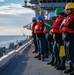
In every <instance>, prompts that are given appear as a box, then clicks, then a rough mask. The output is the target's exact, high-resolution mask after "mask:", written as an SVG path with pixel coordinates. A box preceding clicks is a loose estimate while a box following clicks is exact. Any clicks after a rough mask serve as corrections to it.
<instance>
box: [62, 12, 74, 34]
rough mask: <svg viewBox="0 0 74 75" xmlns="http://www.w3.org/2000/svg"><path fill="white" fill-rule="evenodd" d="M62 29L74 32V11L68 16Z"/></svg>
mask: <svg viewBox="0 0 74 75" xmlns="http://www.w3.org/2000/svg"><path fill="white" fill-rule="evenodd" d="M62 31H63V32H67V33H74V12H73V13H72V14H70V15H69V16H67V18H66V21H65V22H64V24H63V26H62Z"/></svg>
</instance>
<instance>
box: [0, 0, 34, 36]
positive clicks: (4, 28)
mask: <svg viewBox="0 0 74 75" xmlns="http://www.w3.org/2000/svg"><path fill="white" fill-rule="evenodd" d="M23 2H24V0H0V35H21V34H22V33H21V30H22V31H24V29H23V28H22V27H23V26H24V25H26V24H28V23H30V22H31V19H32V17H33V16H34V11H33V10H31V9H27V8H23V7H22V4H23Z"/></svg>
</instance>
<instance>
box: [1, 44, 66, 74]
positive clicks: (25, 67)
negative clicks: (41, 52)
mask: <svg viewBox="0 0 74 75" xmlns="http://www.w3.org/2000/svg"><path fill="white" fill-rule="evenodd" d="M33 49H34V48H33V46H32V45H30V46H29V47H28V48H27V49H25V50H24V51H23V53H21V54H18V56H16V57H15V58H14V59H13V60H12V61H11V62H10V63H9V64H8V65H7V66H5V68H3V69H2V70H1V71H0V75H65V74H64V73H63V72H62V71H57V70H56V69H55V68H54V67H52V66H49V65H47V64H46V63H47V62H46V61H44V62H42V61H40V60H37V59H35V58H34V56H35V55H36V53H32V50H33Z"/></svg>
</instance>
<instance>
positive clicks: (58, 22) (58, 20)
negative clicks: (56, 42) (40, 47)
mask: <svg viewBox="0 0 74 75" xmlns="http://www.w3.org/2000/svg"><path fill="white" fill-rule="evenodd" d="M64 17H65V16H63V15H61V16H59V17H58V18H56V20H55V22H54V24H53V25H52V30H51V31H52V32H53V33H62V32H60V30H59V28H60V25H61V22H62V21H63V19H64Z"/></svg>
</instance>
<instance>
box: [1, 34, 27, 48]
mask: <svg viewBox="0 0 74 75" xmlns="http://www.w3.org/2000/svg"><path fill="white" fill-rule="evenodd" d="M26 39H27V36H22V35H0V47H3V46H5V47H8V46H9V44H10V43H14V44H16V43H17V42H19V41H21V40H26Z"/></svg>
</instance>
